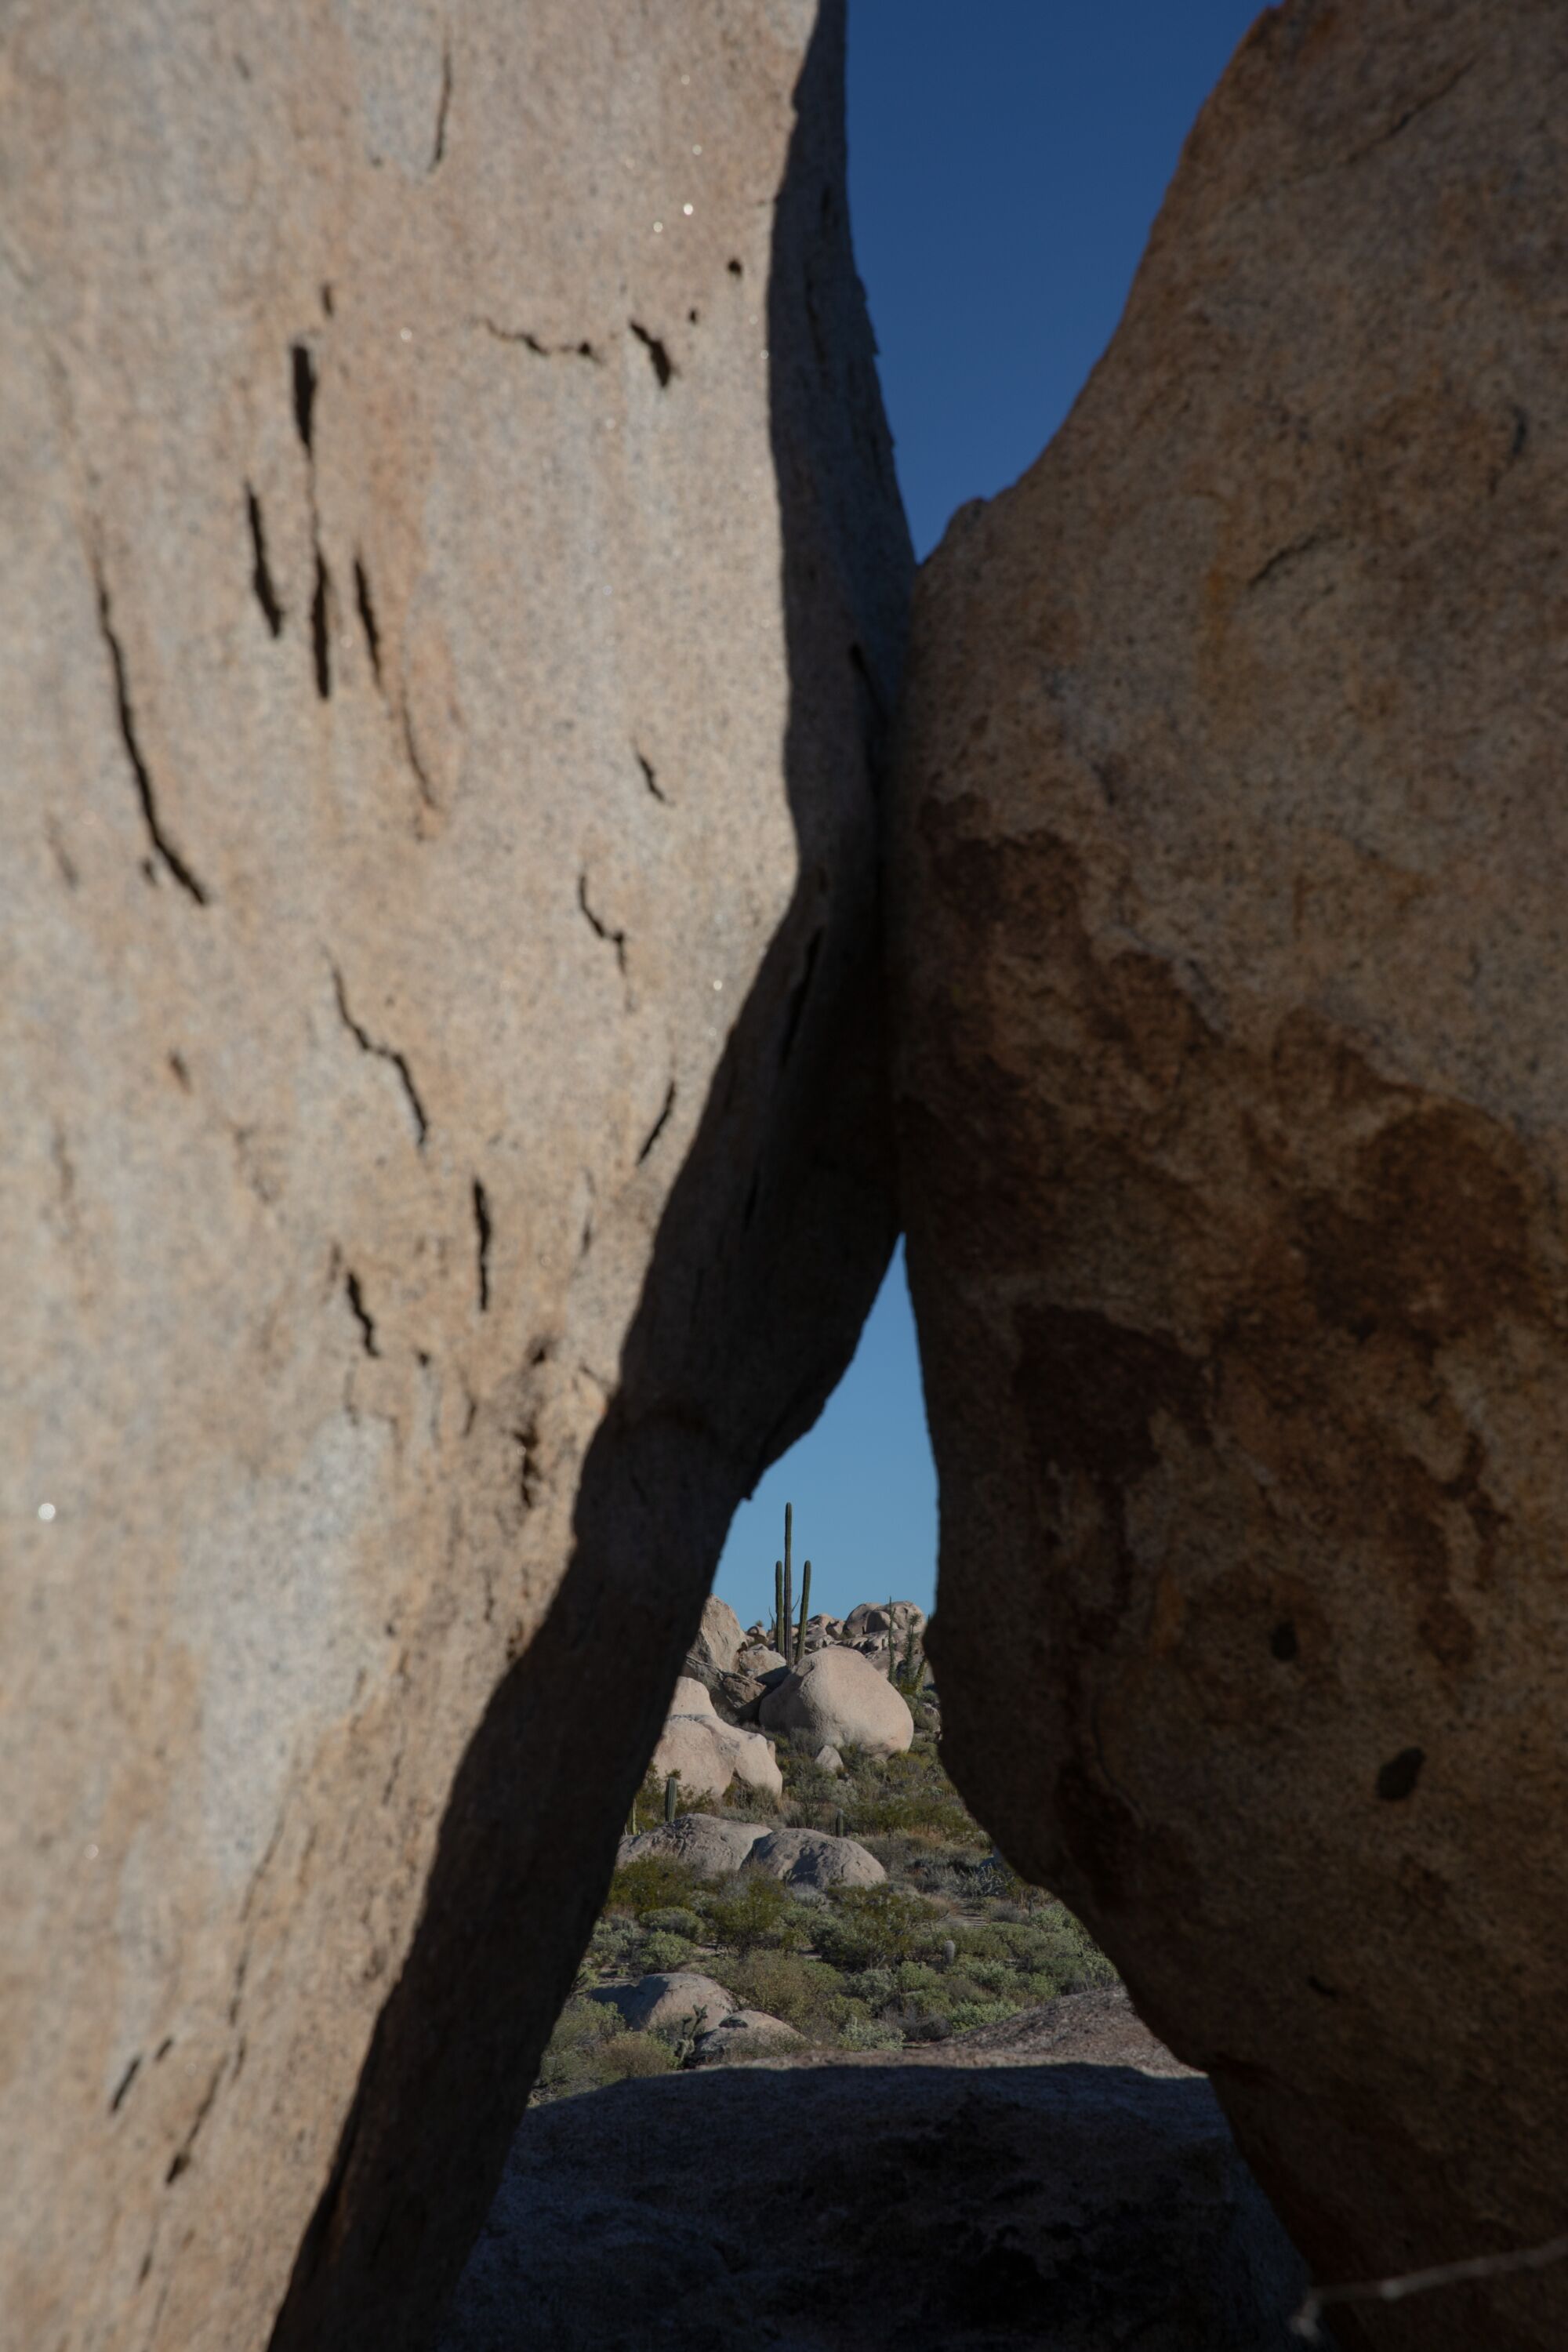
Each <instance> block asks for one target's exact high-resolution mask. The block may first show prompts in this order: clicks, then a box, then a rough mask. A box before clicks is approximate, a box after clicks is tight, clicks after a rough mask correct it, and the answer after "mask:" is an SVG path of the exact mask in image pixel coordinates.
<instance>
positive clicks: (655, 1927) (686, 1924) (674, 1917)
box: [642, 1903, 702, 1944]
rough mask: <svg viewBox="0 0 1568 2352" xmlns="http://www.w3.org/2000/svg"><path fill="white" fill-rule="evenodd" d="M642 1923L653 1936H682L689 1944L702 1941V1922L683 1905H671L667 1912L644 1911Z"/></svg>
mask: <svg viewBox="0 0 1568 2352" xmlns="http://www.w3.org/2000/svg"><path fill="white" fill-rule="evenodd" d="M642 1923H643V1926H644V1927H647V1928H648V1929H649V1930H650V1931H651V1932H652V1933H653V1934H655V1935H658V1936H684V1937H685V1938H686V1940H687V1942H688V1943H689V1944H700V1942H701V1941H702V1922H701V1920H700V1918H699V1917H698V1916H697V1914H696V1912H695V1911H693V1910H691V1909H690V1908H689V1906H687V1905H686V1904H684V1903H676V1904H672V1905H671V1906H670V1908H669V1909H668V1911H645V1912H644V1913H643V1918H642Z"/></svg>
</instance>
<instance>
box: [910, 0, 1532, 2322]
mask: <svg viewBox="0 0 1568 2352" xmlns="http://www.w3.org/2000/svg"><path fill="white" fill-rule="evenodd" d="M1565 87H1568V11H1565V10H1564V9H1563V7H1562V6H1561V5H1549V0H1431V5H1421V6H1419V7H1413V6H1411V5H1408V0H1357V5H1354V6H1346V5H1334V0H1288V5H1284V6H1280V7H1276V8H1271V9H1268V10H1266V11H1264V13H1263V14H1262V15H1261V16H1259V18H1258V24H1257V26H1256V27H1255V28H1254V30H1253V32H1252V33H1251V34H1250V35H1249V36H1248V37H1247V41H1246V42H1245V43H1244V44H1243V46H1242V47H1241V49H1240V51H1239V52H1238V54H1237V58H1236V60H1235V62H1234V64H1233V65H1232V67H1231V68H1230V69H1229V71H1228V72H1227V74H1226V77H1225V79H1224V80H1223V81H1222V83H1221V85H1220V87H1219V89H1217V91H1216V92H1215V96H1214V98H1213V100H1211V101H1210V103H1209V105H1208V106H1207V107H1206V108H1205V111H1204V114H1203V116H1202V117H1201V119H1200V121H1199V122H1198V124H1197V126H1196V128H1195V129H1194V132H1193V134H1192V136H1191V138H1190V139H1189V141H1188V143H1187V148H1186V152H1185V153H1184V158H1183V162H1182V165H1181V168H1180V170H1179V171H1178V173H1177V174H1176V177H1175V179H1174V181H1173V184H1172V188H1171V193H1170V196H1169V198H1168V201H1167V203H1166V205H1165V208H1164V211H1163V215H1162V217H1161V219H1160V221H1159V223H1158V225H1157V226H1156V228H1155V231H1154V234H1153V236H1152V241H1151V244H1150V247H1149V251H1148V254H1147V257H1146V258H1145V260H1144V263H1143V265H1142V269H1141V271H1140V274H1139V277H1138V279H1137V282H1136V284H1135V286H1134V288H1133V290H1132V293H1131V298H1130V300H1129V303H1128V307H1127V310H1126V314H1125V317H1124V319H1123V320H1122V323H1121V327H1120V328H1119V330H1118V331H1117V334H1116V336H1115V339H1114V340H1113V341H1112V343H1111V345H1110V350H1109V351H1108V352H1107V353H1106V355H1105V357H1104V359H1103V360H1102V361H1101V362H1100V365H1099V367H1098V368H1097V370H1096V372H1095V373H1094V375H1093V377H1092V379H1091V380H1090V382H1089V385H1088V387H1087V388H1086V390H1085V392H1084V394H1083V395H1082V397H1081V399H1080V400H1079V403H1078V405H1077V406H1076V408H1075V409H1074V411H1073V414H1072V415H1071V417H1070V418H1069V419H1068V424H1067V425H1066V426H1065V427H1064V429H1063V431H1062V432H1061V434H1060V435H1059V436H1058V439H1057V440H1056V442H1055V443H1054V444H1053V445H1052V446H1051V448H1050V449H1049V450H1047V453H1046V455H1045V457H1043V458H1042V459H1041V460H1040V462H1039V463H1038V465H1037V466H1036V467H1034V468H1033V469H1032V471H1031V472H1030V473H1029V474H1028V475H1026V477H1025V478H1024V479H1023V480H1022V481H1021V482H1019V483H1018V484H1017V485H1016V487H1015V488H1013V489H1011V490H1009V491H1007V492H1005V494H1004V495H1003V496H1002V497H1001V498H999V499H996V500H995V501H994V503H993V504H992V505H991V506H989V507H987V508H984V509H973V510H970V511H968V512H966V513H965V514H964V515H963V516H961V517H960V518H959V519H958V520H956V521H955V523H954V525H953V527H952V529H951V530H950V531H949V533H948V536H947V538H946V540H945V541H943V544H942V548H941V550H940V551H939V552H938V553H937V555H936V556H935V557H933V559H932V561H931V564H930V565H928V567H927V568H926V570H925V572H924V573H923V574H922V578H921V589H920V593H919V597H918V600H917V618H916V626H915V633H914V646H913V652H912V655H911V662H910V688H909V695H908V701H907V709H906V722H905V728H904V735H903V744H904V750H903V755H902V769H901V779H900V791H899V793H898V795H897V799H898V805H899V810H900V827H901V838H900V845H899V848H898V852H897V855H896V856H895V859H894V869H893V870H894V873H895V876H896V877H897V881H896V886H895V888H894V892H893V903H894V909H895V922H896V929H897V933H898V945H897V949H896V956H895V968H896V986H897V991H898V999H899V1008H900V1027H901V1054H902V1067H901V1072H900V1093H901V1104H900V1115H901V1129H902V1149H903V1160H902V1177H903V1186H904V1200H905V1207H906V1212H907V1214H908V1218H909V1225H910V1243H909V1264H910V1281H911V1286H912V1289H913V1294H914V1301H915V1307H916V1312H917V1316H918V1318H919V1324H920V1332H921V1355H922V1361H923V1367H924V1379H925V1395H926V1401H927V1406H928V1410H929V1412H930V1418H931V1435H932V1441H933V1444H934V1447H935V1451H936V1457H937V1463H938V1468H939V1471H940V1474H941V1480H942V1597H941V1605H940V1609H939V1612H938V1616H937V1622H936V1624H935V1626H934V1627H933V1628H932V1631H931V1643H930V1647H931V1658H932V1663H933V1665H934V1667H935V1670H936V1673H937V1675H938V1676H939V1677H940V1680H941V1685H942V1700H943V1728H944V1737H943V1754H944V1759H945V1760H946V1761H947V1763H948V1766H949V1769H951V1771H952V1775H953V1778H954V1780H956V1781H957V1783H958V1785H959V1787H960V1788H961V1790H963V1795H964V1798H965V1801H967V1803H968V1804H969V1805H970V1807H971V1809H972V1810H973V1811H974V1812H975V1813H976V1814H977V1815H978V1817H979V1818H980V1819H981V1820H983V1821H984V1822H985V1824H986V1826H987V1827H988V1828H989V1829H990V1830H991V1831H992V1832H994V1834H995V1836H996V1837H997V1839H998V1841H999V1842H1000V1843H1001V1845H1002V1846H1003V1848H1004V1850H1005V1853H1006V1854H1007V1856H1008V1859H1009V1860H1010V1861H1011V1862H1012V1863H1014V1864H1016V1867H1017V1868H1018V1869H1020V1870H1021V1871H1023V1872H1024V1873H1025V1874H1026V1875H1028V1876H1029V1877H1031V1878H1036V1879H1038V1880H1039V1881H1040V1882H1041V1883H1042V1884H1044V1885H1049V1886H1051V1887H1053V1888H1054V1889H1055V1890H1056V1891H1057V1892H1058V1894H1059V1895H1061V1896H1062V1897H1063V1899H1064V1900H1065V1901H1067V1902H1068V1903H1069V1904H1070V1905H1071V1906H1072V1907H1073V1909H1074V1910H1075V1911H1076V1912H1077V1913H1079V1916H1082V1918H1083V1919H1084V1921H1085V1922H1086V1924H1087V1925H1088V1926H1089V1928H1090V1930H1091V1932H1092V1933H1093V1934H1094V1936H1095V1937H1096V1938H1097V1940H1098V1941H1099V1942H1100V1944H1101V1946H1102V1947H1103V1948H1104V1949H1105V1950H1106V1951H1107V1952H1109V1954H1110V1957H1111V1958H1112V1959H1113V1960H1114V1961H1115V1963H1116V1965H1117V1967H1118V1969H1120V1970H1121V1973H1122V1975H1123V1976H1124V1977H1125V1978H1126V1979H1128V1981H1129V1982H1130V1983H1131V1985H1132V1986H1133V1987H1134V1990H1135V1991H1136V1994H1137V1997H1138V2000H1139V2002H1140V2006H1141V2007H1142V2009H1143V2011H1145V2013H1146V2014H1147V2015H1149V2016H1150V2017H1151V2018H1152V2020H1153V2021H1154V2022H1155V2023H1156V2025H1157V2027H1158V2028H1159V2030H1160V2032H1162V2033H1163V2035H1164V2036H1165V2037H1166V2038H1167V2039H1168V2040H1169V2041H1170V2042H1172V2044H1173V2047H1174V2048H1176V2049H1177V2050H1178V2051H1180V2052H1181V2053H1183V2055H1184V2056H1186V2057H1188V2058H1190V2059H1192V2060H1193V2061H1194V2063H1197V2064H1199V2065H1201V2066H1202V2067H1203V2068H1204V2069H1205V2071H1206V2072H1207V2073H1209V2074H1210V2075H1211V2077H1212V2079H1213V2080H1214V2082H1215V2086H1216V2089H1217V2090H1218V2092H1219V2094H1220V2096H1221V2098H1222V2099H1223V2100H1224V2102H1225V2105H1226V2109H1227V2112H1228V2113H1229V2115H1230V2116H1231V2117H1232V2120H1233V2122H1234V2123H1235V2126H1236V2128H1237V2136H1238V2138H1239V2140H1240V2142H1241V2145H1242V2146H1243V2147H1244V2148H1245V2149H1246V2150H1247V2154H1248V2156H1249V2158H1250V2159H1251V2161H1252V2162H1253V2163H1254V2164H1255V2165H1256V2167H1257V2168H1258V2173H1259V2177H1260V2178H1261V2179H1264V2180H1265V2181H1267V2183H1268V2186H1269V2189H1270V2191H1271V2193H1272V2194H1273V2195H1274V2196H1275V2198H1276V2200H1277V2201H1278V2203H1279V2210H1280V2212H1281V2213H1282V2214H1283V2215H1284V2216H1285V2218H1286V2219H1287V2220H1288V2221H1289V2223H1290V2226H1291V2228H1292V2230H1293V2231H1295V2233H1296V2235H1297V2236H1298V2238H1299V2240H1300V2243H1301V2244H1302V2246H1303V2248H1304V2249H1305V2251H1306V2252H1307V2253H1308V2254H1309V2256H1310V2259H1311V2260H1312V2261H1313V2262H1314V2263H1316V2264H1317V2265H1318V2266H1319V2267H1320V2268H1321V2270H1322V2271H1323V2272H1325V2273H1330V2274H1333V2273H1338V2274H1340V2275H1342V2276H1351V2277H1355V2276H1366V2275H1368V2274H1372V2275H1377V2274H1381V2273H1387V2272H1389V2271H1399V2270H1405V2269H1409V2268H1413V2267H1416V2266H1419V2265H1422V2264H1426V2263H1436V2262H1442V2261H1446V2260H1453V2259H1458V2258H1461V2257H1465V2256H1468V2255H1473V2254H1483V2253H1488V2252H1497V2251H1499V2250H1500V2249H1501V2248H1504V2247H1507V2246H1509V2245H1510V2244H1512V2245H1529V2244H1531V2243H1532V2242H1540V2241H1542V2240H1545V2239H1548V2238H1550V2237H1552V2236H1553V2235H1554V2234H1555V2233H1556V2232H1557V2231H1559V2230H1560V2229H1561V2228H1562V2226H1563V2214H1564V2212H1565V2211H1568V2131H1565V2129H1564V2127H1563V2083H1564V2079H1565V2076H1568V2004H1565V2003H1564V2001H1563V1985H1564V1982H1565V1981H1568V1842H1565V1841H1564V1839H1563V1819H1564V1816H1565V1813H1568V1743H1565V1742H1564V1738H1563V1723H1564V1720H1565V1716H1568V1650H1565V1647H1564V1643H1563V1558H1564V1550H1565V1546H1568V1475H1565V1471H1564V1456H1563V1443H1562V1433H1563V1427H1564V1424H1565V1423H1568V1252H1565V1249H1564V1227H1563V1208H1562V1203H1563V1186H1564V1177H1565V1171H1568V1112H1565V1106H1568V931H1565V927H1564V913H1563V910H1564V906H1565V904H1568V820H1565V809H1568V799H1565V796H1564V793H1563V743H1564V740H1565V737H1568V667H1565V666H1564V662H1563V613H1564V611H1565V610H1568V564H1565V560H1564V548H1565V547H1568V405H1565V403H1564V398H1563V385H1564V383H1565V381H1568V313H1565V311H1564V308H1563V283H1564V262H1565V256H1568V173H1565V171H1564V168H1563V150H1562V144H1561V130H1560V122H1561V111H1562V110H1561V94H1562V92H1563V89H1564V88H1565ZM1003 1627H1007V1628H1010V1629H1013V1630H1012V1631H1010V1633H1009V1634H1008V1637H1007V1638H1006V1639H1005V1640H1004V1639H1000V1638H999V1630H998V1629H999V1628H1003ZM1355 2324H1356V2326H1357V2328H1358V2330H1359V2333H1358V2335H1357V2337H1356V2341H1357V2342H1358V2343H1366V2344H1375V2345H1376V2346H1378V2347H1386V2352H1393V2347H1401V2352H1478V2347H1482V2346H1484V2347H1487V2352H1522V2347H1531V2352H1562V2347H1563V2345H1564V2344H1568V2266H1559V2267H1558V2268H1557V2269H1556V2270H1555V2271H1554V2272H1542V2273H1540V2274H1539V2275H1537V2276H1533V2277H1527V2278H1515V2279H1510V2280H1508V2281H1505V2282H1502V2283H1500V2284H1495V2285H1490V2286H1468V2287H1466V2288H1463V2289H1461V2290H1456V2291H1453V2292H1450V2293H1448V2294H1444V2295H1441V2296H1436V2295H1435V2296H1427V2297H1423V2298H1421V2299H1419V2300H1412V2301H1410V2302H1408V2303H1405V2304H1403V2305H1392V2306H1388V2307H1386V2308H1382V2309H1376V2310H1373V2309H1370V2308H1369V2309H1367V2310H1366V2311H1364V2312H1363V2313H1361V2314H1360V2315H1358V2317H1357V2320H1356V2323H1355ZM1344 2333H1345V2334H1346V2336H1349V2335H1350V2327H1349V2326H1348V2325H1347V2326H1346V2328H1345V2330H1344Z"/></svg>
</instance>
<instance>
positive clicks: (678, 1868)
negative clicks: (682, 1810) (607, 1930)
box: [605, 1853, 702, 1919]
mask: <svg viewBox="0 0 1568 2352" xmlns="http://www.w3.org/2000/svg"><path fill="white" fill-rule="evenodd" d="M701 1885H702V1881H701V1880H700V1878H699V1877H698V1875H697V1873H696V1872H695V1871H694V1870H690V1869H689V1868H688V1867H687V1865H686V1864H685V1863H683V1862H677V1861H675V1860H674V1858H673V1857H672V1856H671V1855H669V1854H663V1853H645V1854H639V1855H638V1857H637V1860H636V1861H635V1862H627V1863H623V1864H622V1865H621V1867H620V1869H619V1870H617V1871H616V1874H615V1876H614V1878H612V1879H611V1881H610V1892H609V1895H608V1897H607V1899H606V1901H605V1910H606V1911H610V1912H615V1911H629V1912H630V1913H631V1914H632V1916H634V1917H635V1918H637V1919H640V1918H642V1917H643V1916H644V1914H645V1913H647V1912H651V1911H669V1910H673V1909H674V1908H675V1907H676V1906H678V1905H679V1906H689V1905H690V1903H691V1898H692V1896H693V1895H695V1894H696V1893H697V1892H698V1891H699V1889H700V1886H701Z"/></svg>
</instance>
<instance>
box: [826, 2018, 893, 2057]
mask: <svg viewBox="0 0 1568 2352" xmlns="http://www.w3.org/2000/svg"><path fill="white" fill-rule="evenodd" d="M838 2038H839V2040H840V2042H842V2043H843V2045H844V2047H845V2049H846V2050H901V2049H902V2048H903V2046H904V2037H903V2032H902V2031H901V2029H900V2027H899V2026H897V2025H895V2024H893V2023H892V2022H891V2021H889V2020H888V2019H886V2018H880V2017H864V2016H859V2015H856V2016H852V2017H848V2018H846V2020H845V2021H844V2024H843V2027H842V2029H841V2030H840V2032H839V2037H838Z"/></svg>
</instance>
